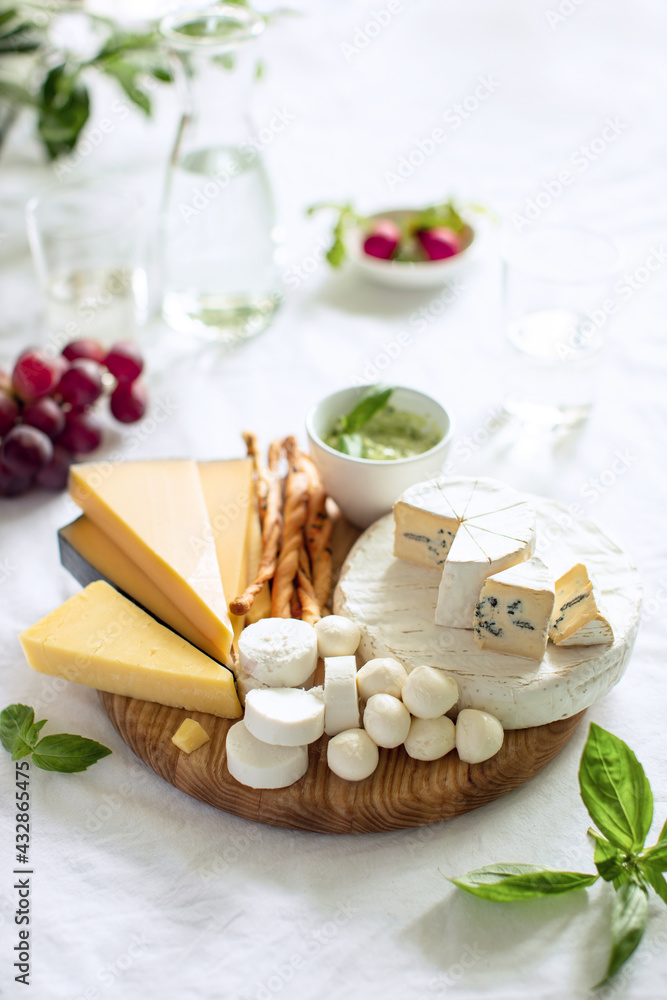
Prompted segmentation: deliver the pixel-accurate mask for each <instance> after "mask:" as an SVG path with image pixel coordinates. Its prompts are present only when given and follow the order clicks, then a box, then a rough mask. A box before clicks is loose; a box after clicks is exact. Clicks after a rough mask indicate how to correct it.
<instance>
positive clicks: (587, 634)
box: [549, 563, 614, 646]
mask: <svg viewBox="0 0 667 1000" xmlns="http://www.w3.org/2000/svg"><path fill="white" fill-rule="evenodd" d="M549 638H550V639H551V641H552V642H554V643H555V644H556V645H557V646H596V645H598V643H603V642H613V641H614V633H613V630H612V627H611V625H610V624H609V622H608V621H607V619H606V618H605V617H604V615H603V614H602V613H601V612H600V609H599V608H598V605H597V602H596V600H595V594H594V592H593V584H592V582H591V580H590V578H589V576H588V571H587V570H586V567H585V566H584V564H583V563H577V565H576V566H573V567H572V569H570V570H568V571H567V573H565V574H564V576H561V577H560V579H558V580H557V581H556V603H555V607H554V612H553V616H552V619H551V625H550V628H549Z"/></svg>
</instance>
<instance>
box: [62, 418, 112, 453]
mask: <svg viewBox="0 0 667 1000" xmlns="http://www.w3.org/2000/svg"><path fill="white" fill-rule="evenodd" d="M101 441H102V425H101V424H100V422H99V420H97V418H96V417H94V416H93V415H92V413H88V412H86V411H78V412H72V413H68V414H67V415H66V416H65V429H64V431H63V432H62V433H61V434H60V435H59V436H58V439H57V442H56V443H57V444H58V445H60V446H61V447H62V448H65V449H66V450H67V451H74V452H78V453H79V454H81V455H87V454H88V453H89V452H91V451H95V449H96V448H97V447H99V445H100V442H101Z"/></svg>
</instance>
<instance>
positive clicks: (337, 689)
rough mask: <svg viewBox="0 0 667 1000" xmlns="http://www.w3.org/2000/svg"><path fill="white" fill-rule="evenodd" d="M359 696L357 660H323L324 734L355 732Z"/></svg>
mask: <svg viewBox="0 0 667 1000" xmlns="http://www.w3.org/2000/svg"><path fill="white" fill-rule="evenodd" d="M360 722H361V719H360V716H359V693H358V691H357V661H356V658H355V657H354V656H326V657H325V658H324V732H325V733H326V734H327V736H337V735H338V733H342V732H344V731H345V730H346V729H358V728H359V725H360Z"/></svg>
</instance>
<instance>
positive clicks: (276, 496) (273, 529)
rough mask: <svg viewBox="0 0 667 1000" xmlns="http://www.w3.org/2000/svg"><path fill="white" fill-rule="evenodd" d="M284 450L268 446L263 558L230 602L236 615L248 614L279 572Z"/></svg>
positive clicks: (279, 446) (264, 473) (272, 445)
mask: <svg viewBox="0 0 667 1000" xmlns="http://www.w3.org/2000/svg"><path fill="white" fill-rule="evenodd" d="M281 453H282V445H281V444H280V442H279V441H272V442H271V446H270V447H269V471H268V472H266V470H264V471H263V478H265V479H266V483H267V494H266V506H265V512H264V520H263V523H262V558H261V560H260V563H259V567H258V569H257V576H256V577H255V579H254V580H253V582H252V583H251V584H250V585H249V586H248V587H246V589H245V590H244V592H243V593H242V594H241V595H240V596H239V597H235V598H234V600H233V601H232V602H231V604H230V605H229V607H230V610H231V611H232V612H233V613H234V614H235V615H245V614H247V613H248V611H249V610H250V608H251V607H252V602H253V601H254V599H255V597H256V596H257V594H259V592H260V590H261V589H262V587H263V586H264V584H265V583H266V582H267V580H270V579H271V577H272V576H273V575H274V573H275V571H276V564H277V559H278V548H279V546H280V536H281V534H282V530H283V515H282V511H281V506H282V487H281V482H280V478H279V476H278V466H279V464H280V456H281ZM260 510H261V501H260Z"/></svg>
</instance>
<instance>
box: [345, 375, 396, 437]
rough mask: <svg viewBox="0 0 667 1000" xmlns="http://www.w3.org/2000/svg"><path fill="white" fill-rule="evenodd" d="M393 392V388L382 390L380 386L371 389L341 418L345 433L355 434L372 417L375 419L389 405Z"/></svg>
mask: <svg viewBox="0 0 667 1000" xmlns="http://www.w3.org/2000/svg"><path fill="white" fill-rule="evenodd" d="M393 391H394V390H393V388H389V389H381V388H379V387H378V386H373V387H372V388H371V389H369V390H368V392H367V393H366V395H365V396H364V397H363V398H362V399H361V400H360V401H359V402H358V403H357V405H356V406H355V407H354V408H353V409H352V410H350V412H349V413H347V414H346V415H345V416H344V417H341V425H342V430H343V432H344V433H346V434H353V433H354V432H355V431H358V430H360V429H361V428H362V427H364V426H365V425H366V424H367V423H368V421H369V420H370V419H371V417H374V416H375V414H376V413H379V412H380V410H381V409H382V408H383V407H385V406H386V405H387V403H388V402H389V400H390V399H391V394H392V393H393Z"/></svg>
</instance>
